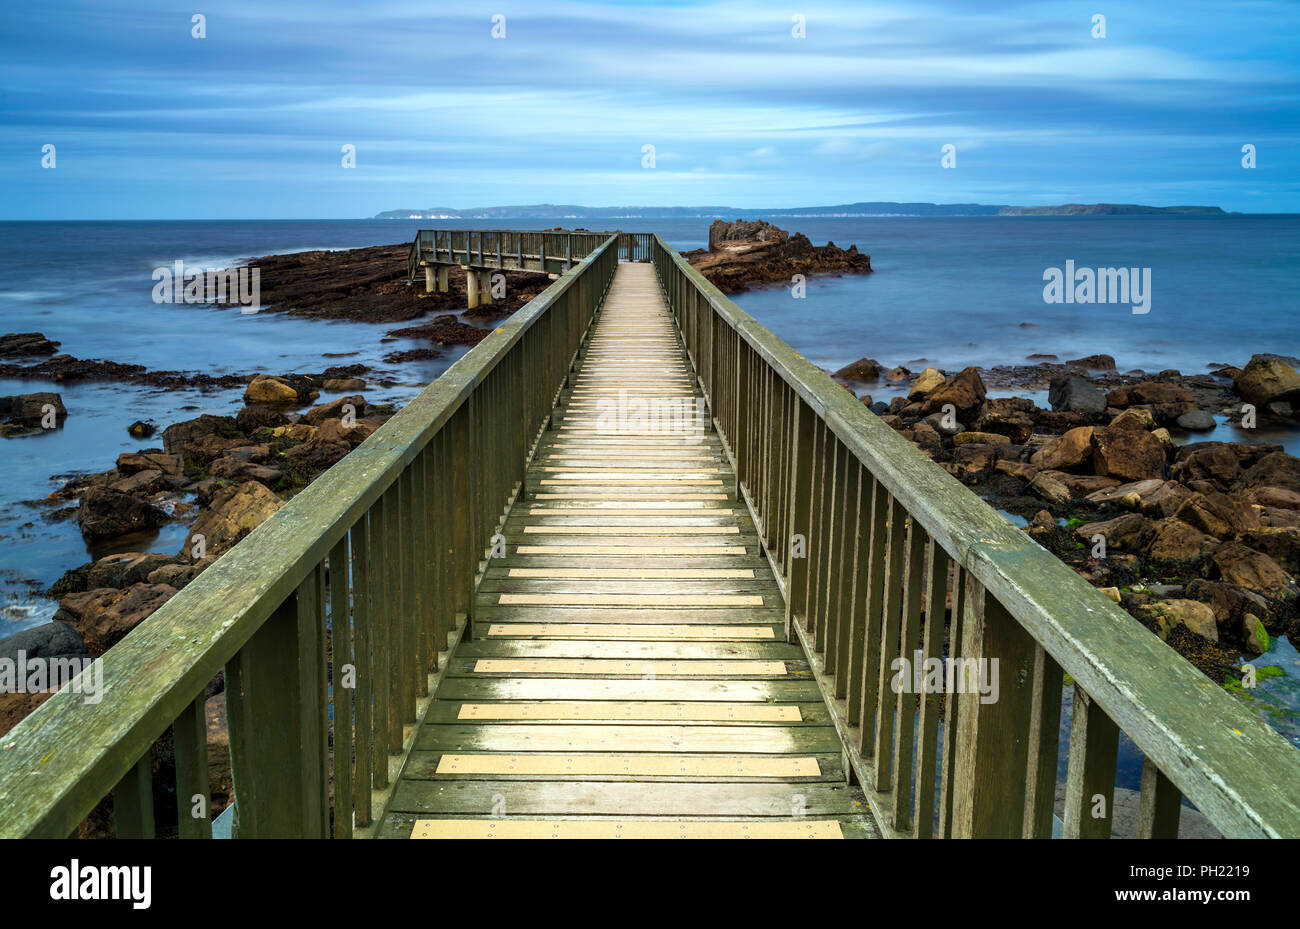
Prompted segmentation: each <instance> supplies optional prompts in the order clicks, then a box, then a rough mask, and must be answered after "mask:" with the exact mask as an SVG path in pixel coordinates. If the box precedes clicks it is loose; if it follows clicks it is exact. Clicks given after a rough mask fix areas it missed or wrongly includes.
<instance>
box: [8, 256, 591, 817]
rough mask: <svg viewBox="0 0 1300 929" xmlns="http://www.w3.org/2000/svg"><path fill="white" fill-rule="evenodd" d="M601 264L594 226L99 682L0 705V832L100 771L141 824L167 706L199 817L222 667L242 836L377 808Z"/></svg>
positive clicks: (147, 626) (106, 666)
mask: <svg viewBox="0 0 1300 929" xmlns="http://www.w3.org/2000/svg"><path fill="white" fill-rule="evenodd" d="M616 265H617V245H616V239H615V238H614V237H612V236H611V237H608V238H607V239H606V240H605V241H604V242H603V243H602V244H600V245H599V246H598V247H597V248H595V249H594V250H593V251H592V252H591V253H590V254H589V255H587V256H586V257H584V258H583V259H582V260H581V261H579V262H577V263H576V264H575V267H574V268H573V271H572V273H569V274H566V275H565V276H563V277H562V278H560V280H558V281H556V282H555V283H554V284H552V285H551V286H550V287H548V288H547V289H546V290H545V291H544V292H543V293H542V294H540V295H539V296H538V297H536V298H535V299H534V300H532V301H531V302H529V303H528V304H527V305H526V306H524V307H523V308H522V309H520V310H519V311H518V312H517V313H515V314H514V315H513V316H511V317H510V318H509V319H508V320H506V321H504V322H503V323H501V324H500V325H499V327H498V328H497V329H495V330H494V331H493V332H492V333H491V334H490V335H488V336H487V337H486V338H485V339H483V341H482V342H480V343H479V344H478V345H477V346H475V347H474V348H473V349H471V350H470V351H469V352H468V353H467V354H466V355H465V356H464V357H462V358H460V359H459V360H458V361H456V363H455V364H453V365H452V366H451V367H450V368H449V369H448V370H447V371H446V372H445V373H444V374H443V375H442V376H441V377H439V378H438V379H437V380H435V381H434V382H433V383H432V384H430V385H429V386H428V387H427V388H425V390H424V391H423V392H421V393H420V394H419V395H418V396H417V397H415V398H414V399H413V400H412V401H411V402H410V403H408V404H407V405H406V406H405V407H404V408H403V409H402V410H401V411H400V412H398V413H397V414H396V415H395V416H394V417H393V418H392V419H391V420H390V421H389V422H387V423H385V424H384V425H383V426H382V427H381V428H380V429H378V430H377V431H376V432H375V433H374V434H373V435H372V436H370V437H369V438H367V439H366V440H365V441H364V442H362V443H361V444H360V445H359V446H358V447H357V448H356V449H355V450H354V451H353V452H352V453H351V454H349V455H348V456H347V457H346V458H344V459H343V460H342V461H340V462H339V463H338V464H336V465H335V466H334V467H333V468H331V469H329V470H328V471H327V472H326V473H324V474H323V475H321V476H320V477H319V478H317V479H316V480H315V481H314V482H312V483H311V484H310V485H309V486H308V487H307V488H305V489H304V490H303V491H302V492H301V493H299V494H298V495H297V496H296V497H294V498H293V499H292V500H290V501H289V502H288V503H286V504H285V505H284V506H283V507H282V508H281V509H280V510H279V511H278V512H277V513H276V514H275V515H273V516H272V517H271V518H269V519H268V520H266V521H265V522H264V523H263V524H262V525H261V526H259V527H258V528H257V529H255V530H254V531H253V532H252V533H250V534H249V535H248V537H247V538H245V539H244V540H242V541H241V542H240V543H239V544H238V545H236V546H235V547H234V548H233V549H231V550H230V551H229V552H227V553H226V554H224V555H223V556H222V557H221V558H219V559H218V560H217V562H216V563H215V564H213V565H212V566H210V567H209V568H208V569H207V570H205V571H204V572H203V573H202V574H201V575H199V576H198V577H197V578H195V579H194V580H193V581H192V582H190V583H189V584H188V585H187V586H186V587H185V588H184V589H183V590H181V591H180V592H179V593H177V594H176V595H175V596H174V597H172V598H171V600H169V601H168V602H167V603H166V604H164V605H163V606H162V607H160V608H159V609H158V610H157V611H156V612H155V613H154V614H153V615H152V616H150V617H149V618H148V619H147V620H145V621H144V622H142V623H141V624H140V625H139V626H137V627H136V628H135V629H134V630H132V631H131V632H130V633H129V634H128V635H127V636H126V637H125V638H124V639H123V640H122V641H121V642H119V643H118V644H117V645H115V646H114V647H113V648H111V649H110V650H109V651H108V652H107V653H106V654H105V655H104V656H103V658H102V659H101V660H102V671H103V685H102V689H101V694H102V697H101V700H100V702H98V703H87V702H85V701H84V700H83V699H82V696H81V694H79V693H74V692H73V691H72V690H71V689H70V688H69V687H65V688H64V689H62V690H61V691H59V692H58V693H56V694H54V695H53V696H51V697H50V698H49V699H48V700H47V701H46V702H45V703H44V704H43V705H42V706H41V707H40V708H39V709H37V710H36V711H35V712H33V713H32V714H31V715H29V716H28V717H27V718H25V719H24V720H22V721H21V722H20V723H19V724H18V725H17V726H15V727H14V728H13V729H12V730H11V731H10V732H9V733H8V734H7V735H6V736H5V737H4V739H2V740H0V836H5V837H11V836H54V837H63V836H67V835H68V834H69V833H70V832H71V831H73V830H74V829H76V828H77V826H78V824H79V823H80V822H81V821H82V820H83V818H84V817H85V816H86V815H87V814H88V813H90V812H91V810H92V809H93V808H94V807H95V806H96V804H97V803H98V802H99V801H100V799H101V798H103V797H104V796H105V795H106V794H108V793H109V792H110V791H112V793H113V797H114V815H115V819H116V825H117V834H118V835H119V836H123V835H152V834H153V833H154V831H155V829H154V826H155V824H154V822H153V802H152V790H151V775H150V755H151V747H152V746H153V744H154V742H155V740H157V739H158V738H159V737H160V736H162V735H164V734H165V733H166V731H167V730H168V728H169V727H171V729H172V733H173V739H174V745H175V755H176V772H177V774H176V780H177V783H176V796H177V797H178V798H180V803H179V804H178V805H179V806H180V808H181V815H180V817H179V820H180V821H179V824H178V825H179V830H180V834H181V835H182V836H195V837H206V836H210V834H211V825H210V822H209V821H208V820H207V819H205V818H199V819H194V818H192V817H189V816H188V815H187V814H188V812H189V810H190V808H191V807H190V804H189V803H188V802H187V800H188V798H191V797H198V796H199V795H201V796H202V798H203V799H204V800H205V801H206V799H207V796H208V776H207V761H206V725H205V713H204V711H205V705H204V704H205V701H204V690H205V688H206V687H207V685H208V683H209V681H211V680H212V679H213V677H214V676H215V675H216V674H217V673H218V672H220V671H221V670H222V669H223V668H224V669H225V687H226V695H227V706H228V716H229V723H230V752H231V767H232V771H233V775H234V780H235V785H234V787H235V799H236V805H235V832H236V834H237V835H241V836H259V835H260V836H269V835H273V836H282V835H299V836H328V835H330V834H331V829H332V831H333V834H334V835H335V836H339V837H342V836H347V835H351V834H352V830H353V826H354V823H355V825H356V826H357V827H365V826H367V825H368V824H370V823H372V822H375V821H377V819H378V818H379V816H381V815H382V812H383V811H382V809H375V808H374V807H373V806H372V790H381V789H383V788H386V787H388V786H389V781H390V760H391V758H392V756H393V755H394V754H400V753H401V752H402V751H403V750H404V746H406V747H409V739H404V734H403V725H404V724H405V723H409V722H410V721H412V720H413V719H414V716H415V713H416V709H417V702H418V700H419V699H421V698H422V697H425V696H427V694H428V686H429V681H430V677H429V673H430V672H431V671H432V670H433V669H435V668H436V667H437V662H438V653H439V651H440V650H445V649H446V648H447V647H448V643H449V642H451V641H454V640H455V626H456V619H457V615H458V614H464V615H465V616H467V617H468V616H469V614H470V613H471V612H472V599H473V597H472V594H473V586H474V582H475V580H474V579H475V573H476V572H477V570H478V564H479V560H480V559H481V558H482V557H483V553H484V551H485V550H486V549H487V548H488V547H489V539H490V536H491V534H492V533H493V532H494V531H495V527H496V526H497V523H498V520H499V518H500V514H501V513H502V512H503V510H504V508H505V507H506V506H507V504H508V501H509V499H510V497H511V495H512V494H513V493H514V492H515V489H516V488H517V487H519V486H520V485H521V482H522V481H523V479H524V475H525V473H526V468H527V462H528V458H529V456H530V455H531V450H532V448H533V447H534V445H535V441H536V438H537V436H538V435H539V433H540V430H541V428H542V427H543V426H544V424H545V422H546V419H547V417H548V416H549V414H550V410H551V407H552V403H553V401H554V399H555V397H556V396H557V395H558V393H559V390H560V388H561V386H562V384H563V382H564V378H565V376H566V374H567V372H568V370H569V367H570V364H571V362H572V359H573V358H574V356H575V355H576V353H577V350H578V348H579V346H580V344H581V340H582V337H583V334H584V332H585V331H586V329H587V327H588V326H589V324H590V322H591V319H592V317H593V315H594V313H595V311H596V308H597V307H598V305H599V303H600V300H601V299H602V298H603V295H604V293H605V291H606V290H607V289H608V287H609V284H610V281H611V280H612V278H613V274H614V270H615V268H616ZM417 579H418V580H419V583H415V581H416V580H417ZM327 581H328V587H327ZM349 616H350V617H351V622H340V620H342V619H343V618H344V617H349ZM349 670H352V671H354V672H355V688H350V687H349V686H348V685H347V678H346V676H344V675H346V673H347V672H348V671H349ZM86 673H90V672H86ZM74 683H75V682H74ZM354 719H355V725H354V724H353V723H354ZM331 726H333V733H332V736H333V738H332V741H333V743H334V744H335V745H338V746H350V747H352V748H353V749H354V754H355V775H354V773H353V759H352V757H351V755H350V754H349V753H347V752H345V753H343V754H342V755H341V756H337V757H336V758H334V759H333V760H334V761H337V763H334V764H333V766H332V771H333V780H334V790H333V797H334V803H333V808H331V804H330V802H329V800H328V798H327V771H328V770H331V761H332V758H331V751H330V748H329V746H330V742H331V732H330V727H331ZM343 759H347V761H343ZM375 796H378V795H375ZM204 806H206V802H205V804H204Z"/></svg>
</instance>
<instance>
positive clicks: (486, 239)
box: [406, 229, 648, 281]
mask: <svg viewBox="0 0 1300 929" xmlns="http://www.w3.org/2000/svg"><path fill="white" fill-rule="evenodd" d="M610 235H611V233H608V232H540V231H539V232H527V231H517V230H506V229H489V230H478V229H421V230H419V231H418V232H417V233H416V235H415V241H413V242H412V243H411V250H410V252H409V253H408V254H407V257H406V271H407V280H409V281H414V280H415V279H416V275H417V274H418V273H419V269H420V264H421V263H422V262H424V263H427V264H431V265H463V266H466V267H471V268H491V269H504V270H519V271H538V272H544V273H546V274H563V273H564V272H565V271H568V270H569V269H570V268H571V267H573V265H574V264H575V263H577V262H579V261H581V260H582V259H583V258H586V257H587V256H588V255H590V254H591V253H592V252H594V251H595V250H596V249H597V248H599V247H600V246H601V245H602V244H603V243H604V242H605V240H606V239H608V238H609V237H610ZM642 260H648V257H647V258H646V259H642Z"/></svg>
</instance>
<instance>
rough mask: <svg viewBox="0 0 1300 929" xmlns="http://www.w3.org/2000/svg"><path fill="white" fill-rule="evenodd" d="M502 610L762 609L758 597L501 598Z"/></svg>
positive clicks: (516, 595)
mask: <svg viewBox="0 0 1300 929" xmlns="http://www.w3.org/2000/svg"><path fill="white" fill-rule="evenodd" d="M497 603H499V604H501V605H502V606H646V607H653V606H699V607H704V606H762V605H763V598H762V597H761V596H760V595H758V594H502V595H501V599H500V600H498V601H497Z"/></svg>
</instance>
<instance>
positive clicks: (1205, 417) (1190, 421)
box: [1175, 410, 1216, 432]
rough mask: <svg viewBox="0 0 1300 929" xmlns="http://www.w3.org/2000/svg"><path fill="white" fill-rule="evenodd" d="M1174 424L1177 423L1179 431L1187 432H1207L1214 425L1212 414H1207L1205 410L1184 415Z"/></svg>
mask: <svg viewBox="0 0 1300 929" xmlns="http://www.w3.org/2000/svg"><path fill="white" fill-rule="evenodd" d="M1175 422H1177V423H1178V428H1179V429H1186V430H1187V431H1189V432H1209V431H1210V430H1212V429H1213V428H1214V427H1215V425H1216V423H1215V421H1214V414H1212V413H1207V412H1206V411H1205V410H1192V411H1191V412H1190V413H1184V414H1183V415H1182V416H1179V417H1178V419H1177V420H1175Z"/></svg>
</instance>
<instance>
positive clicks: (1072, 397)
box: [1047, 374, 1106, 416]
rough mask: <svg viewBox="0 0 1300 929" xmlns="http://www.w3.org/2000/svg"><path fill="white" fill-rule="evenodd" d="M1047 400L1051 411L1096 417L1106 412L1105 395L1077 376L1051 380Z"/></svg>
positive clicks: (1068, 375)
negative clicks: (1086, 414)
mask: <svg viewBox="0 0 1300 929" xmlns="http://www.w3.org/2000/svg"><path fill="white" fill-rule="evenodd" d="M1047 399H1048V402H1049V403H1050V404H1051V405H1052V409H1053V410H1058V411H1059V410H1064V411H1066V412H1070V413H1088V414H1092V415H1098V416H1099V415H1101V414H1102V413H1104V412H1106V395H1105V394H1103V393H1102V392H1101V391H1100V390H1098V389H1097V388H1096V387H1093V386H1092V385H1091V384H1089V383H1088V382H1087V381H1085V380H1084V379H1083V378H1081V377H1079V376H1078V375H1077V374H1066V375H1062V376H1061V377H1054V378H1052V381H1051V384H1050V386H1049V388H1048V394H1047Z"/></svg>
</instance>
